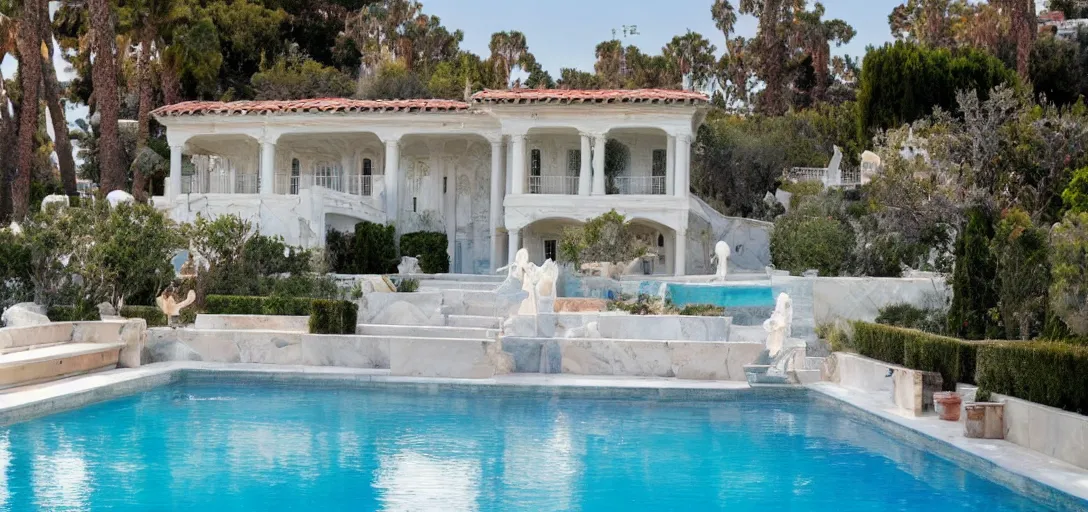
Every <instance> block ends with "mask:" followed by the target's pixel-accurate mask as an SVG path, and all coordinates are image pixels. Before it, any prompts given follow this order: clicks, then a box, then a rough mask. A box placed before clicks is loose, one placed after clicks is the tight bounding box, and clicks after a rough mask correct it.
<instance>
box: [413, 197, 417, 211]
mask: <svg viewBox="0 0 1088 512" xmlns="http://www.w3.org/2000/svg"><path fill="white" fill-rule="evenodd" d="M417 199H418V198H417V197H415V196H412V212H416V211H418V210H416V207H417V206H418V201H416V200H417Z"/></svg>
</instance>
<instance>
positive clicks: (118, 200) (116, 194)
mask: <svg viewBox="0 0 1088 512" xmlns="http://www.w3.org/2000/svg"><path fill="white" fill-rule="evenodd" d="M106 201H107V202H109V203H110V208H117V205H119V204H125V203H127V204H133V203H135V202H136V198H135V197H132V194H129V193H128V192H125V191H124V190H114V191H112V192H110V193H109V194H106Z"/></svg>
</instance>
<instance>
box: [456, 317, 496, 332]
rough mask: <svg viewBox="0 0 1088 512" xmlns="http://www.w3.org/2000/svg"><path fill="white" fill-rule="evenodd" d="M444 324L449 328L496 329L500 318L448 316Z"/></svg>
mask: <svg viewBox="0 0 1088 512" xmlns="http://www.w3.org/2000/svg"><path fill="white" fill-rule="evenodd" d="M446 324H447V325H449V326H450V327H483V328H485V329H498V328H499V325H500V324H502V318H499V317H497V316H473V315H449V316H448V317H446Z"/></svg>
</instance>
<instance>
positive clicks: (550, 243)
mask: <svg viewBox="0 0 1088 512" xmlns="http://www.w3.org/2000/svg"><path fill="white" fill-rule="evenodd" d="M555 248H556V241H555V240H545V241H544V259H545V260H552V261H555V260H556V258H555V256H556V254H555Z"/></svg>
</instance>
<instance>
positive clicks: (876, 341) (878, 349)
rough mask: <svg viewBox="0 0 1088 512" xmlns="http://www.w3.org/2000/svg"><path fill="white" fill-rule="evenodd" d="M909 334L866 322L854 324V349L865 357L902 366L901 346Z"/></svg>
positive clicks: (897, 329) (906, 331)
mask: <svg viewBox="0 0 1088 512" xmlns="http://www.w3.org/2000/svg"><path fill="white" fill-rule="evenodd" d="M910 332H911V331H908V330H906V329H900V328H895V327H887V326H882V325H877V324H871V323H868V322H854V340H853V341H854V348H856V349H857V351H858V353H859V354H861V355H863V356H865V357H871V358H873V359H876V360H878V361H884V362H885V363H891V364H895V365H900V366H902V365H903V350H904V349H903V345H904V344H905V343H906V339H907V337H908V336H909V333H910Z"/></svg>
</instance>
